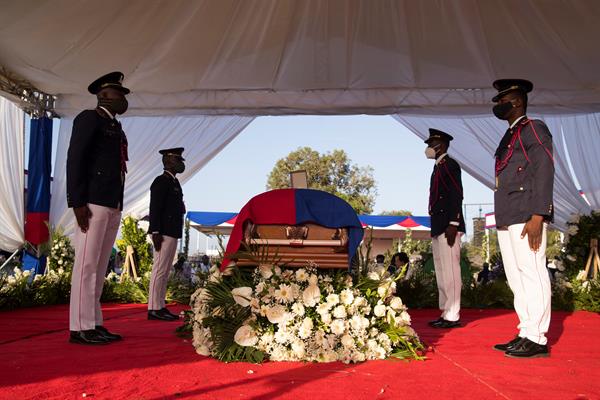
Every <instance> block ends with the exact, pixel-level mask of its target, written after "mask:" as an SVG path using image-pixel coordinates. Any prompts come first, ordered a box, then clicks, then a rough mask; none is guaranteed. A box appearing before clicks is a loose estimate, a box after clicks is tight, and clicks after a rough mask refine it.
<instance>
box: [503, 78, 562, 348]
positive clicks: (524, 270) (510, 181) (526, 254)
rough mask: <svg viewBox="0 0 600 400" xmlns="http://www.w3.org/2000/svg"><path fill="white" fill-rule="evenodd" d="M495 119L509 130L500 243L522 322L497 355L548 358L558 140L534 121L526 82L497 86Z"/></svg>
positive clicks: (505, 146) (505, 144) (529, 86)
mask: <svg viewBox="0 0 600 400" xmlns="http://www.w3.org/2000/svg"><path fill="white" fill-rule="evenodd" d="M494 88H495V89H496V90H498V94H497V95H496V96H494V98H493V99H492V101H493V102H495V103H496V105H495V106H494V108H493V112H494V115H495V116H496V117H497V118H499V119H502V120H505V121H507V122H508V125H509V128H508V130H507V131H506V133H505V134H504V137H503V138H502V140H501V141H500V145H499V146H498V149H497V150H496V154H495V157H496V189H495V193H494V206H495V216H496V227H497V230H498V243H499V245H500V252H501V253H502V262H503V264H504V270H505V272H506V278H507V280H508V284H509V286H510V288H511V290H512V292H513V294H514V305H515V311H516V312H517V315H518V317H519V325H518V330H519V332H518V334H517V336H516V337H515V338H514V339H513V340H511V341H509V342H507V343H502V344H497V345H495V346H494V349H496V350H500V351H504V352H505V354H506V355H507V356H509V357H518V358H531V357H547V356H548V354H549V353H548V345H547V339H546V332H548V326H549V325H550V296H551V289H550V279H549V277H548V272H547V271H546V228H547V224H548V222H550V221H552V218H553V214H554V210H553V200H552V191H553V186H554V161H553V155H552V154H553V150H552V135H551V134H550V131H549V130H548V128H547V127H546V124H544V123H543V122H542V121H540V120H533V119H529V118H527V116H526V111H527V93H529V92H531V90H532V89H533V84H532V83H531V82H529V81H527V80H524V79H500V80H497V81H495V82H494Z"/></svg>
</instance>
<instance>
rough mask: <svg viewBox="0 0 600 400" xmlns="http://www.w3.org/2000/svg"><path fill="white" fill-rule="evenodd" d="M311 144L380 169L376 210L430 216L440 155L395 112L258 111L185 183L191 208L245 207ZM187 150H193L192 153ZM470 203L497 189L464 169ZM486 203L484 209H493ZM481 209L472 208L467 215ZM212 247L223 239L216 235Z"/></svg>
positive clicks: (376, 170) (194, 240) (488, 197)
mask: <svg viewBox="0 0 600 400" xmlns="http://www.w3.org/2000/svg"><path fill="white" fill-rule="evenodd" d="M302 146H309V147H311V148H313V149H314V150H317V151H319V152H320V153H324V152H330V151H332V150H334V149H343V150H344V151H345V152H346V153H347V154H348V156H349V158H350V159H351V160H352V162H353V163H355V164H357V165H359V166H371V167H373V170H374V171H373V173H374V177H375V181H376V182H377V192H378V194H377V198H376V201H375V206H374V208H373V213H374V214H378V213H380V212H382V211H389V210H399V209H403V210H410V211H411V212H412V213H413V215H427V205H428V197H429V179H430V176H431V172H432V169H433V160H429V159H427V158H426V157H425V154H424V150H425V147H426V146H425V144H424V143H423V141H422V140H421V139H419V138H418V137H417V136H416V135H414V134H413V133H412V132H410V131H409V130H407V129H406V128H404V126H402V125H401V124H400V123H399V122H397V121H396V120H395V119H393V118H392V117H390V116H366V115H352V116H279V117H258V118H256V119H255V120H254V121H253V122H252V123H250V125H248V127H247V128H246V129H245V130H244V131H242V132H241V133H240V134H239V135H238V136H237V137H236V138H235V139H234V140H233V141H232V142H231V143H230V144H229V145H228V146H227V147H225V148H224V149H223V151H221V152H220V153H219V154H217V156H215V158H213V159H212V160H211V161H210V162H209V163H208V164H207V165H206V166H205V167H204V168H203V169H202V170H200V171H199V172H198V173H197V174H196V175H195V176H194V177H193V178H191V179H190V180H189V181H188V182H187V183H186V184H185V185H184V187H183V190H184V196H185V201H186V206H187V208H188V210H190V211H230V212H237V211H239V210H240V209H241V208H242V207H243V206H244V204H245V203H246V202H247V201H248V200H249V199H250V198H252V197H253V196H254V195H256V194H259V193H262V192H264V191H265V189H266V184H267V176H268V175H269V173H270V172H271V170H272V169H273V166H274V165H275V163H276V162H277V160H279V159H281V158H284V157H285V156H287V154H289V153H290V152H291V151H294V150H296V149H297V148H299V147H302ZM184 155H185V153H184ZM462 178H463V189H464V193H465V199H464V203H465V204H479V203H484V204H485V203H492V202H493V192H492V190H491V189H489V188H487V187H486V186H484V185H483V184H481V183H479V182H478V181H476V180H475V179H474V178H472V177H471V176H469V175H468V174H466V173H463V177H462ZM492 208H493V207H492V206H490V205H487V206H483V207H482V211H481V213H482V214H484V213H486V212H491V211H492ZM479 215H480V211H479V206H468V207H467V213H466V220H467V225H468V232H469V231H470V230H471V223H470V220H471V218H473V217H477V216H479ZM197 244H199V247H200V250H201V251H202V250H203V249H204V247H206V246H207V244H206V238H205V237H204V236H203V235H201V236H200V240H198V239H197V236H196V234H195V233H194V235H192V236H191V239H190V247H191V248H192V249H195V248H196V245H197ZM208 246H209V247H211V246H212V247H214V246H215V242H214V241H210V240H209V243H208Z"/></svg>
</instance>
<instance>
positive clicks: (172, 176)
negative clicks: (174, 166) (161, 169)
mask: <svg viewBox="0 0 600 400" xmlns="http://www.w3.org/2000/svg"><path fill="white" fill-rule="evenodd" d="M165 173H167V174H169V175H171V178H173V179H175V180H177V178H176V177H175V175H173V174H172V173H171V172H170V171H167V170H166V169H165Z"/></svg>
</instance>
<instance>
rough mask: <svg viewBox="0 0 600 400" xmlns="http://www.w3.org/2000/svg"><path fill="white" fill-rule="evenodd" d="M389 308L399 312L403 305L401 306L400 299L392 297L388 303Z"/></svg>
mask: <svg viewBox="0 0 600 400" xmlns="http://www.w3.org/2000/svg"><path fill="white" fill-rule="evenodd" d="M390 307H392V308H393V309H394V310H396V311H400V310H401V309H403V308H404V304H402V299H401V298H400V297H392V300H391V301H390Z"/></svg>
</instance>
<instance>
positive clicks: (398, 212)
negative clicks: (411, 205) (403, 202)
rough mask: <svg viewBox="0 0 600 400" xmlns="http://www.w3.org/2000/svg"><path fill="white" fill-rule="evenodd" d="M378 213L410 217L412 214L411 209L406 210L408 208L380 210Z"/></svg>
mask: <svg viewBox="0 0 600 400" xmlns="http://www.w3.org/2000/svg"><path fill="white" fill-rule="evenodd" d="M379 215H386V216H395V217H410V216H412V215H413V214H412V211H408V210H390V211H382V212H380V213H379Z"/></svg>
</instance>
